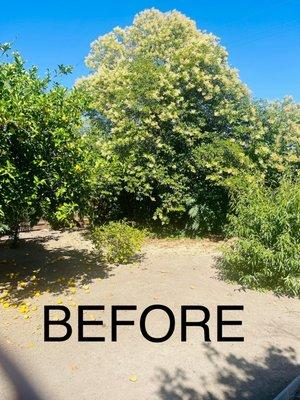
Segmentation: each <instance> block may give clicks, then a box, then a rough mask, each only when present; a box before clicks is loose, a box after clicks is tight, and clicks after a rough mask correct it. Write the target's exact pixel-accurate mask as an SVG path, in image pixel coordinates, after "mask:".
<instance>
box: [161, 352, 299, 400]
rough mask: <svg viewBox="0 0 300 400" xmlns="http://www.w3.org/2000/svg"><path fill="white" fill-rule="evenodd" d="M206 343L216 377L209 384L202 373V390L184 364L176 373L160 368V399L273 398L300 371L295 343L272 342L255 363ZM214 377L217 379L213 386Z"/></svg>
mask: <svg viewBox="0 0 300 400" xmlns="http://www.w3.org/2000/svg"><path fill="white" fill-rule="evenodd" d="M205 347H206V349H205V358H206V360H207V363H208V366H209V364H212V366H213V371H214V372H213V374H214V377H213V378H214V379H212V380H210V384H208V379H207V377H204V376H200V377H199V380H200V387H201V392H200V391H199V390H198V389H195V387H194V386H193V384H191V383H189V376H188V373H187V372H185V371H183V370H182V369H181V368H177V369H176V370H175V372H174V373H173V372H172V373H170V372H168V371H167V370H165V369H158V372H157V375H156V381H158V383H159V389H158V390H157V398H158V399H161V400H220V399H226V400H272V399H274V397H276V395H277V394H279V393H280V392H281V391H282V390H283V389H284V388H285V387H286V386H287V385H288V384H289V383H290V382H291V381H292V380H293V379H294V378H295V377H296V376H297V375H299V374H300V365H299V364H297V361H296V351H295V349H293V348H292V347H288V348H285V349H280V348H278V347H275V346H271V347H269V348H268V349H267V350H266V352H265V355H264V357H262V358H261V359H258V360H257V362H255V363H253V362H250V361H248V360H247V359H246V358H244V357H238V356H236V355H234V354H228V355H222V354H221V353H219V352H218V351H217V350H215V349H214V348H213V347H212V346H211V345H205ZM209 367H211V365H210V366H209ZM212 381H213V382H215V384H214V385H213V386H212V383H211V382H212ZM197 386H199V385H198V384H197ZM214 387H215V388H216V390H214Z"/></svg>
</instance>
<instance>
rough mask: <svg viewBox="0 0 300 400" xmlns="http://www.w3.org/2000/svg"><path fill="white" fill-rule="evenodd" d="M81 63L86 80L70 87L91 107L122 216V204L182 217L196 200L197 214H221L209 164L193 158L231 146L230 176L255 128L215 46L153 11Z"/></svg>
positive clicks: (170, 15)
mask: <svg viewBox="0 0 300 400" xmlns="http://www.w3.org/2000/svg"><path fill="white" fill-rule="evenodd" d="M86 63H87V65H88V67H90V69H91V71H92V73H91V74H90V75H89V76H87V77H86V78H83V79H81V80H80V81H79V82H78V86H79V87H80V88H81V89H82V90H83V91H84V92H85V93H86V94H87V95H88V97H89V100H90V109H91V110H92V111H91V116H92V118H91V120H92V124H93V125H94V127H95V126H96V127H98V137H99V143H100V145H99V147H100V148H101V149H98V152H99V154H102V157H104V158H106V157H109V159H110V160H113V161H114V167H113V168H112V171H113V174H119V177H120V179H116V181H118V188H119V189H118V190H119V193H121V202H123V205H124V207H125V208H126V205H127V204H128V202H130V209H131V210H137V209H140V208H141V209H142V212H143V213H145V212H146V213H147V214H149V213H150V214H152V215H153V217H154V218H155V219H156V218H158V219H160V220H161V221H162V222H168V220H169V217H170V216H176V217H179V218H180V216H182V215H186V213H187V211H188V209H189V207H190V205H191V204H193V202H194V201H197V202H199V201H200V203H201V207H202V208H201V207H200V208H201V209H202V210H204V212H206V211H208V213H209V210H211V207H213V209H214V211H216V210H219V211H222V212H223V211H224V210H225V209H226V207H227V197H226V194H225V193H224V190H223V188H220V187H217V186H216V184H215V183H213V184H212V183H211V181H210V175H211V171H210V168H209V166H210V164H211V161H212V160H211V159H208V160H207V159H205V163H206V164H207V165H204V164H203V163H202V162H199V157H198V155H199V149H200V153H201V152H202V153H205V152H206V150H205V149H206V146H210V145H211V144H213V143H215V142H216V143H220V140H222V141H223V142H224V141H225V142H226V143H227V147H228V149H229V150H230V149H231V148H233V147H234V148H233V151H234V156H233V164H234V165H233V166H231V165H227V166H226V167H227V170H226V171H225V173H226V174H227V175H233V174H235V173H236V172H237V170H238V168H239V166H240V162H238V163H237V164H235V163H236V161H237V160H239V154H243V153H244V150H243V148H245V147H247V146H248V144H249V142H250V138H251V135H252V132H253V131H254V127H255V131H256V132H258V131H260V130H261V129H262V126H261V124H260V123H259V122H258V120H257V110H256V108H255V107H254V106H253V104H252V101H251V98H250V95H249V92H248V89H247V88H246V86H245V85H243V84H242V83H241V81H240V79H239V77H238V74H237V72H236V71H235V70H234V69H232V68H230V66H229V65H228V61H227V52H226V51H225V49H224V48H223V47H222V46H220V44H219V42H218V39H217V38H216V37H215V36H213V35H211V34H207V33H205V32H202V31H200V30H198V29H197V28H196V25H195V23H194V22H193V21H192V20H190V19H188V18H186V17H185V16H183V15H182V14H181V13H179V12H177V11H172V12H167V13H161V12H160V11H158V10H155V9H151V10H146V11H144V12H142V13H140V14H138V15H137V16H136V17H135V19H134V21H133V24H132V25H131V26H129V27H127V28H125V29H121V28H115V29H114V30H113V31H112V32H110V33H108V34H107V35H104V36H102V37H100V38H98V39H97V40H96V41H95V42H93V43H92V45H91V52H90V54H89V56H88V57H87V59H86ZM101 138H105V141H104V142H105V151H103V146H102V143H101ZM102 142H103V141H102ZM234 142H236V143H235V144H233V145H232V143H234ZM103 153H104V154H103ZM229 158H230V157H229ZM246 159H247V157H246V156H245V163H246V164H247V162H248V161H247V160H246ZM200 161H201V160H200ZM102 164H103V162H102V163H100V164H99V165H102ZM117 165H118V166H119V167H118V168H117V167H116V166H117ZM211 166H213V165H211ZM213 167H214V168H213V169H214V173H215V172H216V170H217V172H219V171H218V167H219V166H218V165H217V166H213ZM216 167H217V168H216ZM220 168H221V167H220ZM95 171H96V173H97V168H96V169H95ZM101 171H103V169H101V168H100V169H99V170H98V173H99V176H101V179H99V180H101V182H102V183H103V184H104V183H105V177H104V176H103V173H102V172H101ZM101 174H102V175H101ZM104 175H105V174H104ZM110 179H111V176H110ZM99 180H98V181H99ZM124 207H123V208H124ZM205 210H206V211H205ZM126 212H128V209H127V211H126ZM214 214H215V215H216V214H217V213H214Z"/></svg>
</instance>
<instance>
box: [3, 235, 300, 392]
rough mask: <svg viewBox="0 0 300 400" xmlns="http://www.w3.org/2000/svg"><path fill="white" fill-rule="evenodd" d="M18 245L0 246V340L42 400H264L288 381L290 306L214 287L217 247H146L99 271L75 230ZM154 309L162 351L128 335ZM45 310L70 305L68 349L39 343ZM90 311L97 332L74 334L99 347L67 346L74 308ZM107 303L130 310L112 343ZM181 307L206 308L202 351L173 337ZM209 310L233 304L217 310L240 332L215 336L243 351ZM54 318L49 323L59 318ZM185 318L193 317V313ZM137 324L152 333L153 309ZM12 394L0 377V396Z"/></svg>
mask: <svg viewBox="0 0 300 400" xmlns="http://www.w3.org/2000/svg"><path fill="white" fill-rule="evenodd" d="M22 237H23V238H25V237H26V238H27V242H26V244H22V246H21V247H20V248H19V249H16V250H11V249H8V248H7V247H5V245H4V243H0V290H1V296H2V298H1V302H2V306H0V317H1V323H0V338H1V343H0V344H1V347H2V348H4V349H5V350H6V351H7V353H8V354H9V355H10V356H11V357H13V359H14V360H15V361H16V363H17V365H18V366H19V367H20V368H22V370H23V372H24V373H25V374H26V376H27V377H28V378H29V379H30V381H31V382H32V383H33V385H34V386H35V387H36V388H37V390H38V391H39V392H40V393H41V394H42V395H43V396H44V397H43V398H45V399H49V400H50V399H55V400H65V399H67V400H68V399H72V400H77V399H78V400H79V399H80V400H93V399H105V400H106V399H109V400H139V399H145V400H199V399H204V400H217V399H218V400H223V399H224V400H225V399H226V400H233V399H234V400H238V399H253V400H260V399H261V400H268V399H270V400H271V399H273V398H274V397H275V395H276V394H278V393H279V392H280V391H281V390H282V389H283V388H284V387H285V385H286V384H287V383H288V382H290V381H291V380H292V379H293V378H294V377H296V376H297V375H298V374H300V362H299V361H300V318H299V316H300V301H299V300H298V299H290V298H287V297H281V298H279V297H276V296H275V295H273V294H272V293H260V292H255V291H251V290H242V289H241V288H240V287H239V286H238V285H233V284H228V283H226V282H224V281H222V280H220V279H219V278H218V272H217V270H216V268H215V258H216V257H217V256H218V254H219V253H218V246H219V243H217V242H213V241H210V240H202V241H200V240H174V241H168V240H153V241H151V242H149V243H148V244H147V245H146V246H145V247H144V249H143V256H142V258H141V260H139V262H136V263H134V264H131V265H126V266H105V265H101V263H100V262H99V260H98V259H97V257H96V256H95V254H94V253H93V252H92V246H91V243H90V242H89V241H87V240H86V239H85V238H84V235H82V234H81V233H80V232H71V233H67V232H65V233H59V232H54V231H50V230H48V229H45V230H41V231H38V232H30V233H23V234H22ZM157 303H160V304H164V305H166V306H168V307H170V308H171V309H172V311H173V312H174V314H175V316H176V327H175V332H174V334H173V336H172V337H171V338H170V339H169V340H168V341H166V342H164V343H151V342H148V341H147V340H145V339H144V338H143V337H142V335H141V333H140V329H139V317H140V314H141V312H142V311H143V310H144V308H145V307H147V306H149V305H152V304H157ZM45 304H47V305H53V304H63V305H66V306H68V307H69V308H70V310H71V325H72V328H73V334H72V337H71V338H70V339H69V340H68V341H66V342H61V343H57V342H56V343H54V342H51V343H49V342H47V343H45V342H44V338H43V306H44V305H45ZM91 304H96V305H105V310H104V311H92V312H89V313H87V315H86V318H87V319H91V320H95V319H99V320H103V321H104V325H103V326H90V327H86V328H85V334H86V335H95V336H104V337H105V342H85V343H81V342H80V343H79V342H78V336H77V305H91ZM119 304H132V305H137V311H127V312H120V314H119V315H120V318H122V317H123V318H124V319H134V321H135V325H134V326H121V327H119V328H118V341H117V342H113V343H112V342H111V305H119ZM191 304H192V305H204V306H206V307H207V308H208V309H209V310H210V313H211V316H210V321H209V327H210V335H211V342H210V343H204V341H203V332H202V330H201V329H200V328H198V327H191V328H188V338H187V342H181V341H180V306H181V305H191ZM221 304H235V305H244V311H243V312H241V311H239V312H231V313H230V314H227V316H228V319H242V321H243V325H242V326H233V327H226V328H225V331H224V332H225V334H226V335H228V336H244V337H245V341H244V342H243V343H218V342H217V338H216V334H217V327H216V307H217V305H221ZM54 314H56V315H52V317H53V318H54V319H56V318H60V317H61V314H59V311H58V312H56V313H54ZM190 316H191V318H193V317H194V318H197V317H198V318H199V312H198V313H196V314H193V313H191V314H190ZM147 326H148V327H149V333H151V334H152V335H153V336H159V335H163V334H164V333H165V332H166V330H167V329H168V321H167V318H166V317H165V315H164V314H163V313H162V312H159V311H157V312H153V313H152V314H150V315H149V318H148V320H147ZM55 329H56V330H55ZM55 329H54V331H55V333H59V332H61V334H63V333H64V331H63V330H62V331H61V330H60V328H59V327H56V328H55ZM54 331H53V332H54ZM12 394H13V389H12V386H11V384H10V383H9V382H8V380H7V378H5V375H4V373H3V372H2V371H1V370H0V398H1V399H4V400H6V399H10V398H12V397H11V396H12Z"/></svg>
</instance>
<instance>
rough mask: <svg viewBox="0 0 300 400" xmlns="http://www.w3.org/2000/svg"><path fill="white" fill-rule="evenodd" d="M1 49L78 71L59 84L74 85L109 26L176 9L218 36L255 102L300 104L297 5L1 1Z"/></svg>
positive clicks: (271, 0)
mask: <svg viewBox="0 0 300 400" xmlns="http://www.w3.org/2000/svg"><path fill="white" fill-rule="evenodd" d="M1 3H2V4H1V13H0V43H1V42H13V43H14V48H15V49H17V50H19V51H21V53H22V54H23V56H24V57H25V59H26V60H27V61H28V62H29V63H30V64H35V65H38V66H39V67H40V69H41V71H42V72H43V71H45V70H46V68H48V67H49V68H51V69H53V68H55V67H56V66H57V65H58V64H62V63H63V64H72V65H74V66H75V68H74V72H73V74H72V75H71V76H69V77H66V78H64V83H65V84H67V85H69V86H71V85H72V83H73V82H74V81H75V79H76V78H77V77H80V76H82V75H85V74H87V73H88V70H87V69H86V68H85V65H84V57H85V56H86V55H87V54H88V51H89V45H90V43H91V42H92V41H93V40H94V39H95V38H97V37H98V36H100V35H102V34H104V33H106V32H109V31H110V30H111V29H112V28H113V27H115V26H117V25H119V26H126V25H129V24H131V22H132V19H133V16H134V15H135V14H136V13H137V12H139V11H142V10H144V9H145V8H149V7H155V8H158V9H160V10H161V11H168V10H172V9H177V10H179V11H181V12H183V13H184V14H186V15H187V16H189V17H190V18H192V19H194V20H196V22H197V25H198V27H199V28H200V29H204V30H206V31H208V32H212V33H214V34H216V35H217V36H219V37H220V39H221V43H222V45H224V46H225V47H226V48H227V50H228V51H229V55H230V57H229V60H230V64H231V65H232V66H234V67H235V68H237V69H238V70H239V71H240V76H241V78H242V80H243V81H244V82H246V84H247V85H248V86H249V87H250V89H251V90H252V93H253V95H254V96H255V97H261V98H268V99H278V98H282V97H283V96H284V95H292V96H294V98H295V99H296V100H297V101H300V1H299V0H251V1H250V0H239V1H238V0H235V1H234V0H222V1H221V0H214V1H209V0H206V1H202V0H194V1H189V0H184V1H183V0H182V1H180V0H177V1H150V0H139V1H125V0H123V1H111V2H109V1H99V0H98V1H94V0H87V1H82V0H80V1H76V0H73V1H71V0H60V1H57V0H52V1H48V2H45V1H43V2H42V1H30V0H27V1H13V0H10V1H5V2H4V1H3V2H1Z"/></svg>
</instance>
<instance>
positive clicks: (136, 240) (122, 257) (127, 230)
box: [91, 221, 146, 264]
mask: <svg viewBox="0 0 300 400" xmlns="http://www.w3.org/2000/svg"><path fill="white" fill-rule="evenodd" d="M91 237H92V241H93V243H94V245H95V247H96V249H97V250H98V251H99V253H100V255H101V258H102V259H103V260H105V261H107V262H110V263H122V264H126V263H128V262H130V261H132V259H133V257H134V256H135V255H136V254H137V253H138V252H140V251H141V246H142V244H143V242H144V240H145V239H146V231H145V230H139V229H137V228H135V227H133V226H131V225H128V224H127V223H124V222H113V221H111V222H109V223H108V224H106V225H103V226H100V227H96V228H94V229H93V231H92V234H91Z"/></svg>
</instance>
